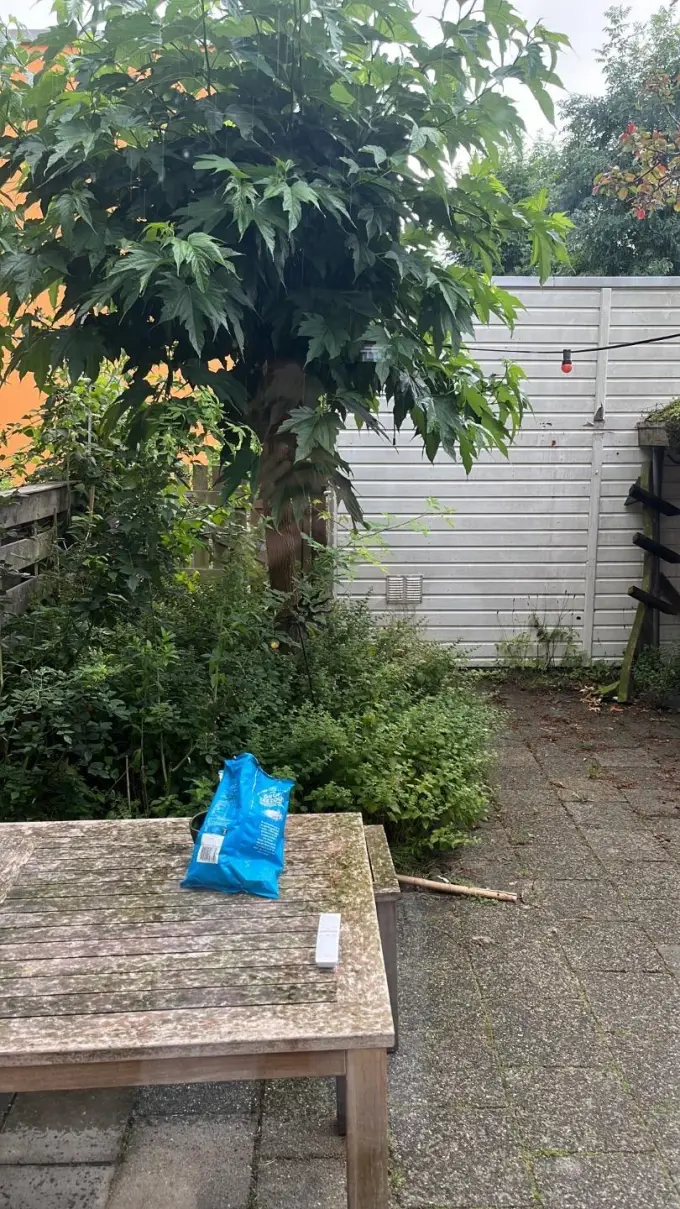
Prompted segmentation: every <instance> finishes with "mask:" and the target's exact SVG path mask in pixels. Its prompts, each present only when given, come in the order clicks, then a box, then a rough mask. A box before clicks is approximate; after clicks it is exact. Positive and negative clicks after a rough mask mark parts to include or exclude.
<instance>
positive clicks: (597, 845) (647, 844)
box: [583, 827, 668, 871]
mask: <svg viewBox="0 0 680 1209" xmlns="http://www.w3.org/2000/svg"><path fill="white" fill-rule="evenodd" d="M583 834H584V837H585V839H586V842H587V843H588V844H589V846H590V847H591V848H592V850H593V852H594V853H595V855H596V856H597V857H598V859H599V860H601V861H602V863H603V865H605V867H606V868H607V869H608V868H609V867H610V866H613V868H614V870H616V871H618V870H619V869H620V864H621V862H622V861H624V862H625V861H632V862H635V864H638V863H639V862H641V861H667V860H668V854H667V852H666V851H665V850H664V848H663V846H662V845H661V844H660V843H659V842H658V840H655V839H654V836H653V835H650V834H649V832H646V831H640V830H638V831H622V830H618V831H604V830H603V829H599V828H596V827H592V828H589V829H588V830H587V831H584V832H583Z"/></svg>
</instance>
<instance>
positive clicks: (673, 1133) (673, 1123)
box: [645, 1081, 680, 1153]
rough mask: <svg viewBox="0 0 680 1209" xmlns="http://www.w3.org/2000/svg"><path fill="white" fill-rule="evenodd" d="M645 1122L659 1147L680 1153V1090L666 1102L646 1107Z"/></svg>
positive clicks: (676, 1089) (677, 1089)
mask: <svg viewBox="0 0 680 1209" xmlns="http://www.w3.org/2000/svg"><path fill="white" fill-rule="evenodd" d="M645 1121H646V1124H647V1128H648V1129H649V1132H650V1134H651V1135H652V1137H653V1138H654V1141H655V1142H656V1144H657V1146H660V1147H661V1149H662V1150H663V1151H666V1152H668V1151H674V1152H675V1153H680V1088H678V1087H677V1081H676V1088H675V1094H674V1095H672V1098H669V1099H668V1100H666V1101H665V1102H662V1103H659V1104H655V1105H653V1106H649V1105H648V1106H646V1107H645Z"/></svg>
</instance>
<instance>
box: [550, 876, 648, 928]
mask: <svg viewBox="0 0 680 1209" xmlns="http://www.w3.org/2000/svg"><path fill="white" fill-rule="evenodd" d="M528 901H529V902H532V901H535V902H537V903H539V904H541V905H542V906H545V907H546V908H547V910H548V911H549V912H550V914H551V915H553V916H554V917H555V918H557V919H583V920H593V921H600V922H602V923H606V922H607V921H609V920H627V919H631V920H632V919H635V918H636V910H637V906H636V905H635V904H631V903H629V902H628V900H627V899H625V898H624V897H623V895H621V894H619V893H618V892H617V890H616V888H615V887H614V886H612V885H610V883H609V882H606V881H585V882H584V881H554V880H552V879H551V880H550V881H542V880H539V881H535V882H534V883H533V886H532V889H531V891H529V892H528Z"/></svg>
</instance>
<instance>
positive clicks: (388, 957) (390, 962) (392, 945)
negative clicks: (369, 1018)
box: [376, 898, 399, 1054]
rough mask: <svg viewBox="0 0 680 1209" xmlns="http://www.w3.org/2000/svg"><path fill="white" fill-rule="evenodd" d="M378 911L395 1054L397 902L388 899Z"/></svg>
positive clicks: (397, 1028) (397, 1029)
mask: <svg viewBox="0 0 680 1209" xmlns="http://www.w3.org/2000/svg"><path fill="white" fill-rule="evenodd" d="M376 907H377V911H378V926H379V928H380V941H381V943H382V951H383V959H384V962H385V973H386V974H387V986H388V988H389V992H390V1006H391V1008H392V1019H393V1021H394V1046H393V1047H392V1049H391V1050H390V1053H392V1054H394V1053H396V1051H397V1050H398V1048H399V993H398V990H397V902H396V899H394V898H392V899H387V900H386V901H384V902H380V901H379V902H377V903H376Z"/></svg>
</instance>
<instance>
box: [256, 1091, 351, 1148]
mask: <svg viewBox="0 0 680 1209" xmlns="http://www.w3.org/2000/svg"><path fill="white" fill-rule="evenodd" d="M344 1149H345V1146H344V1142H343V1139H342V1138H341V1137H339V1135H338V1131H337V1126H336V1103H335V1079H275V1080H273V1081H272V1082H270V1083H267V1084H266V1086H265V1093H264V1115H263V1119H262V1134H261V1142H260V1153H261V1155H262V1156H263V1158H267V1159H274V1158H289V1159H302V1158H323V1157H324V1156H331V1157H336V1158H339V1157H342V1156H343V1154H344Z"/></svg>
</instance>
